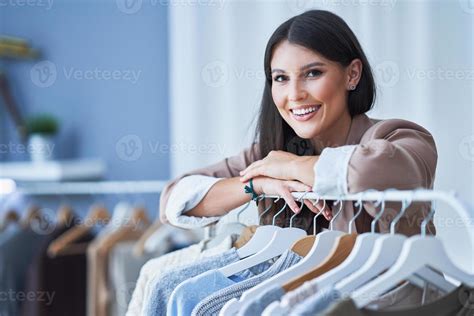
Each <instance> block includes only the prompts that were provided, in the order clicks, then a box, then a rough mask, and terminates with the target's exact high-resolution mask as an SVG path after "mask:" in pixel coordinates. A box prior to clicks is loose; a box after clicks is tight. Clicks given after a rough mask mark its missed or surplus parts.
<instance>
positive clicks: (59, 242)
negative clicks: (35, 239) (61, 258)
mask: <svg viewBox="0 0 474 316" xmlns="http://www.w3.org/2000/svg"><path fill="white" fill-rule="evenodd" d="M108 220H110V214H109V212H108V211H107V209H106V208H105V207H104V206H103V205H93V206H92V207H91V209H90V211H89V213H88V214H87V216H86V218H85V220H84V222H83V223H82V224H80V225H78V226H76V227H73V228H71V229H69V230H68V231H67V232H65V233H64V234H62V235H61V236H60V237H59V238H57V239H56V240H54V241H53V242H52V243H51V244H50V245H49V247H48V255H49V256H51V257H55V256H57V255H58V254H59V253H61V252H62V251H64V250H65V249H66V248H67V247H68V245H69V244H71V243H73V242H74V241H76V240H78V239H80V238H81V237H82V236H84V235H85V234H86V233H87V232H89V231H90V230H91V229H92V227H93V226H94V225H95V224H97V223H106V222H107V221H108Z"/></svg>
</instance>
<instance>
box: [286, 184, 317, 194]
mask: <svg viewBox="0 0 474 316" xmlns="http://www.w3.org/2000/svg"><path fill="white" fill-rule="evenodd" d="M286 183H287V185H288V188H289V189H290V191H291V192H308V191H311V190H312V188H311V187H310V186H309V185H306V184H304V183H301V182H299V181H287V182H286Z"/></svg>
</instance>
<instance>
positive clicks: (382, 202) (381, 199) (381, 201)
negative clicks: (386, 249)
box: [370, 189, 393, 233]
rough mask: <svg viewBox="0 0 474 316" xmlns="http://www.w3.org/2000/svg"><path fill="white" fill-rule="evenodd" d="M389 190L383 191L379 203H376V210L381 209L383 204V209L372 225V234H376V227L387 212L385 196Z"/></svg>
mask: <svg viewBox="0 0 474 316" xmlns="http://www.w3.org/2000/svg"><path fill="white" fill-rule="evenodd" d="M389 190H393V189H389ZM389 190H385V191H383V192H382V194H381V196H380V198H379V199H378V200H377V202H375V203H374V205H375V209H377V207H379V205H380V204H382V207H381V209H380V212H378V213H377V215H376V216H375V218H374V219H373V220H372V222H371V223H370V232H371V233H375V225H376V224H377V222H378V221H379V219H380V218H381V217H382V215H383V213H384V212H385V196H386V194H387V192H388V191H389Z"/></svg>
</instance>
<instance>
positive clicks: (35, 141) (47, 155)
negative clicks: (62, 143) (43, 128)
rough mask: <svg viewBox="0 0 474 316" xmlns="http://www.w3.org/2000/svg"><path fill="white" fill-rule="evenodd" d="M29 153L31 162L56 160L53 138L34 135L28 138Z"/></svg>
mask: <svg viewBox="0 0 474 316" xmlns="http://www.w3.org/2000/svg"><path fill="white" fill-rule="evenodd" d="M28 152H29V154H30V157H31V161H34V162H42V161H50V160H53V159H54V141H53V136H48V135H43V134H32V135H31V136H30V137H28Z"/></svg>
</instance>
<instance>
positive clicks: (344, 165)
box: [313, 145, 357, 196]
mask: <svg viewBox="0 0 474 316" xmlns="http://www.w3.org/2000/svg"><path fill="white" fill-rule="evenodd" d="M356 147H357V145H346V146H340V147H335V148H330V147H328V148H324V149H323V151H322V152H321V155H320V156H319V160H318V162H317V163H315V164H314V167H313V170H314V174H315V179H314V180H315V181H314V184H313V191H314V192H316V193H317V194H319V195H335V196H339V195H343V194H348V193H349V192H348V189H347V170H348V166H349V160H350V159H351V156H352V153H353V152H354V150H355V148H356Z"/></svg>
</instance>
